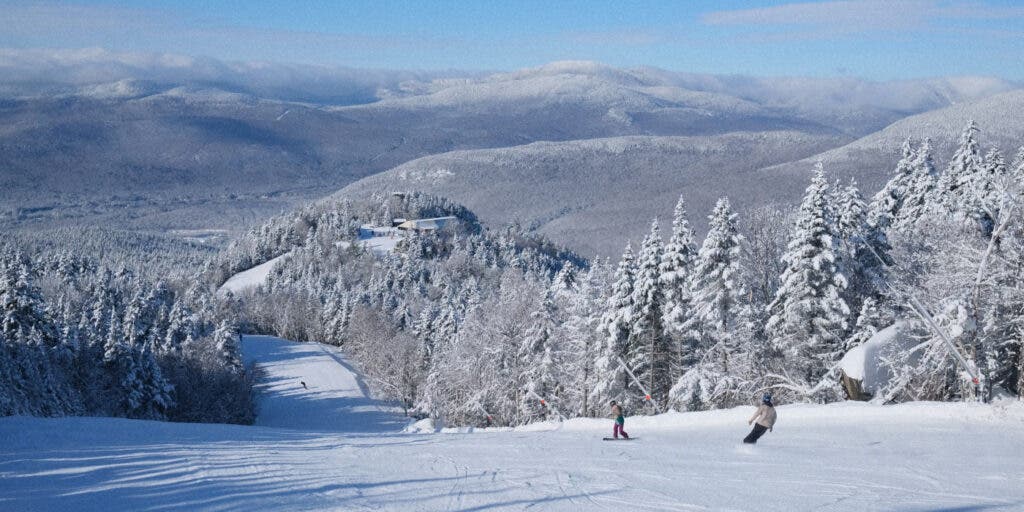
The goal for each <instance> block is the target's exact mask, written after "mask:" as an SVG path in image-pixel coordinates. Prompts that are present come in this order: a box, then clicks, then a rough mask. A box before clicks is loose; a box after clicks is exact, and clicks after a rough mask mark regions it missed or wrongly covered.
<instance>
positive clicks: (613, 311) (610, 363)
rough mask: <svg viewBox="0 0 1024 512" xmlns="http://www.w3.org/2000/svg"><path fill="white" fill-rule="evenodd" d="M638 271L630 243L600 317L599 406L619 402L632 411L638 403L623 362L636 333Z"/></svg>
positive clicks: (596, 390)
mask: <svg viewBox="0 0 1024 512" xmlns="http://www.w3.org/2000/svg"><path fill="white" fill-rule="evenodd" d="M635 273H636V270H635V268H634V262H633V249H632V246H631V245H630V244H629V243H627V244H626V250H625V251H623V253H622V260H621V261H619V266H618V268H617V269H616V271H615V285H614V286H613V287H612V295H611V298H610V299H609V302H608V309H607V311H606V312H605V314H604V315H603V316H602V317H601V324H600V325H601V327H600V332H601V334H603V335H604V336H605V343H604V346H603V347H601V350H600V351H599V355H598V359H597V361H596V362H595V363H594V372H595V380H596V381H597V384H596V385H595V386H594V391H593V393H592V395H593V397H594V401H595V403H597V404H602V403H608V402H609V401H611V400H618V401H619V402H623V403H626V404H627V405H626V406H627V407H630V408H632V406H633V405H635V404H636V403H637V402H636V401H635V397H634V396H633V394H630V393H629V390H630V389H631V388H632V387H633V386H632V385H631V383H630V382H629V375H628V374H627V373H626V370H625V368H623V367H622V362H623V361H624V360H625V358H626V356H627V354H628V350H629V339H630V337H631V333H632V329H633V324H634V322H633V281H634V280H635Z"/></svg>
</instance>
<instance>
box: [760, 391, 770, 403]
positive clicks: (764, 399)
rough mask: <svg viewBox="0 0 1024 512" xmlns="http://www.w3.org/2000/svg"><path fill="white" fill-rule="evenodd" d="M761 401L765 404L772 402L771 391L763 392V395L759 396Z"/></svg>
mask: <svg viewBox="0 0 1024 512" xmlns="http://www.w3.org/2000/svg"><path fill="white" fill-rule="evenodd" d="M761 401H762V402H764V403H766V404H770V403H772V394H771V393H765V394H764V395H762V396H761Z"/></svg>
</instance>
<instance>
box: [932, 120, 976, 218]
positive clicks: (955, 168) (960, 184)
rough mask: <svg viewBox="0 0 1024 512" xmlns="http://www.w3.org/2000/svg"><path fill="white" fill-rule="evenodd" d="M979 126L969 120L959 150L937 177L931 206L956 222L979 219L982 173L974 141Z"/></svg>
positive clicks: (961, 137) (961, 136)
mask: <svg viewBox="0 0 1024 512" xmlns="http://www.w3.org/2000/svg"><path fill="white" fill-rule="evenodd" d="M977 134H978V125H977V124H975V122H974V121H973V120H971V121H970V122H969V123H968V125H967V127H966V128H964V131H963V133H962V134H961V135H960V146H959V147H958V148H957V150H956V153H954V154H953V158H952V159H951V160H950V162H949V166H948V167H946V171H945V172H943V173H942V175H941V176H940V177H939V183H938V186H937V188H936V191H935V201H933V204H934V205H935V206H936V208H937V209H938V212H937V213H939V214H951V215H954V216H955V217H958V218H964V219H975V220H980V219H978V217H979V215H980V213H981V212H979V211H978V210H977V205H978V204H979V203H980V199H979V197H978V195H977V190H976V185H977V183H978V182H979V181H980V176H979V175H981V174H983V173H984V172H985V171H984V161H983V159H982V157H981V152H980V148H979V146H978V140H977Z"/></svg>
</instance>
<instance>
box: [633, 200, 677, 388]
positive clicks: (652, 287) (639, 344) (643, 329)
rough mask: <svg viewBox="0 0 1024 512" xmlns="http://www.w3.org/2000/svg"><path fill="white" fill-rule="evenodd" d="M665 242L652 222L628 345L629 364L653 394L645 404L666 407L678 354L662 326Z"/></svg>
mask: <svg viewBox="0 0 1024 512" xmlns="http://www.w3.org/2000/svg"><path fill="white" fill-rule="evenodd" d="M663 244H664V242H663V241H662V239H661V233H660V231H659V229H658V220H657V219H654V221H653V222H651V232H650V233H649V234H648V235H647V237H645V238H644V241H643V243H642V244H641V246H640V254H639V257H638V258H637V270H636V279H635V281H634V287H633V322H634V323H633V329H632V336H631V339H630V342H629V350H628V358H627V359H626V361H627V364H629V366H630V368H631V369H632V370H633V373H634V374H635V375H636V377H637V379H639V380H640V382H642V383H643V384H644V386H646V388H647V391H648V392H649V393H650V396H649V397H645V400H653V401H654V402H655V403H656V404H661V405H664V404H665V400H666V399H667V397H668V390H669V389H670V388H671V387H672V380H671V371H672V366H673V365H672V361H673V358H674V356H675V355H676V353H677V351H676V350H675V349H674V347H673V346H672V339H671V337H670V336H668V334H667V333H666V332H665V328H664V325H663V320H662V318H663V316H664V307H665V293H664V284H663V281H662V279H661V259H662V254H663V252H664V249H663Z"/></svg>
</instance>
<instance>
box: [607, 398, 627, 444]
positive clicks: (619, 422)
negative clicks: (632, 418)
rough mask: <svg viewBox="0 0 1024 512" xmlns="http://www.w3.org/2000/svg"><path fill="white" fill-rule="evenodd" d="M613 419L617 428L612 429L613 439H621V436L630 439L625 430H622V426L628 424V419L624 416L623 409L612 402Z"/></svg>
mask: <svg viewBox="0 0 1024 512" xmlns="http://www.w3.org/2000/svg"><path fill="white" fill-rule="evenodd" d="M611 405H612V418H615V427H614V428H613V429H612V437H613V438H615V439H618V438H619V434H622V437H624V438H626V439H629V434H627V433H626V431H625V430H622V426H623V425H625V424H626V417H625V416H623V415H622V407H620V406H619V404H617V403H615V400H612V404H611Z"/></svg>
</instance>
